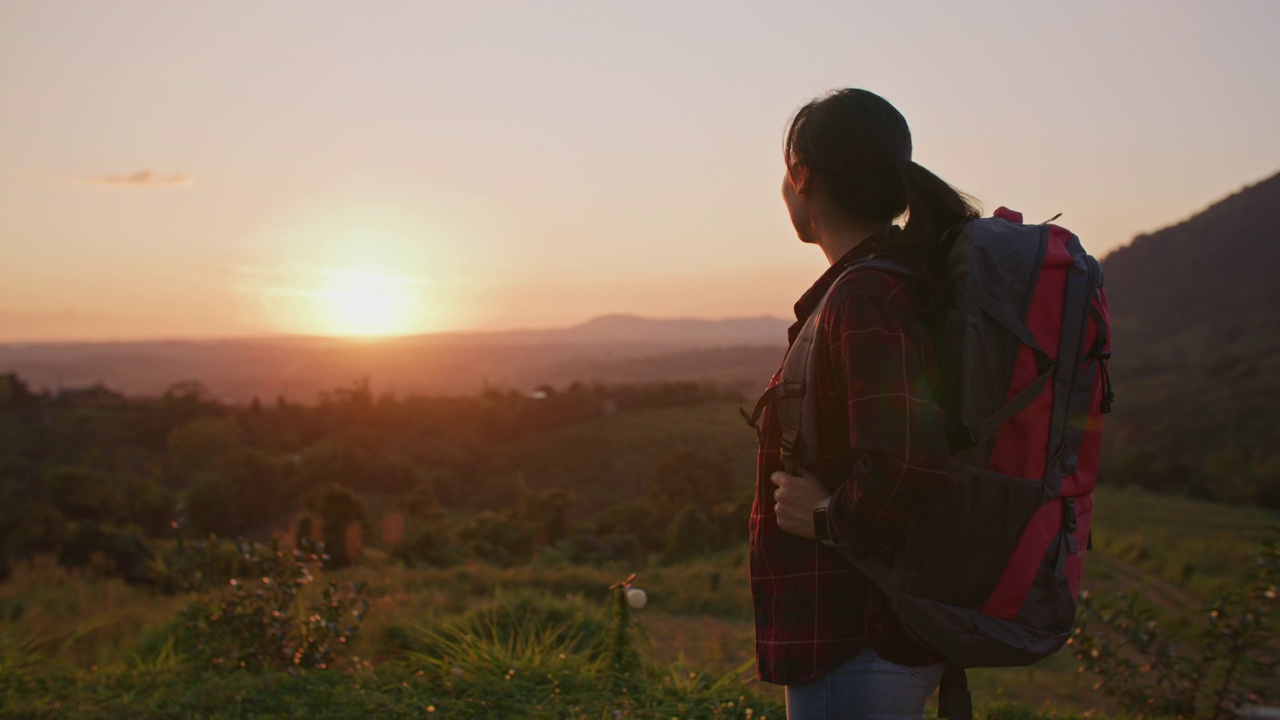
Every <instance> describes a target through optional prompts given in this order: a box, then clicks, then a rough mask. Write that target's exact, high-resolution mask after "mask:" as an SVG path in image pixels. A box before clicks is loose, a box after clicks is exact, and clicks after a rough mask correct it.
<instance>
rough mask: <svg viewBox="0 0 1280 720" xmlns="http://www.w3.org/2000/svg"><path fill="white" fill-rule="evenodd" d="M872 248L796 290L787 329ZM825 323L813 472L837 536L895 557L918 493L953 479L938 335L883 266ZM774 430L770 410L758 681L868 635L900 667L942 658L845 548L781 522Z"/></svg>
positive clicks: (815, 665)
mask: <svg viewBox="0 0 1280 720" xmlns="http://www.w3.org/2000/svg"><path fill="white" fill-rule="evenodd" d="M871 246H872V243H871V242H864V243H862V244H860V245H859V246H858V247H857V248H855V249H854V250H852V251H850V252H849V253H848V254H847V255H845V256H844V257H843V258H841V259H840V260H839V261H837V262H836V263H835V264H833V265H832V266H831V267H830V268H829V269H828V270H827V271H826V272H825V273H823V275H822V277H820V278H818V281H817V282H816V283H814V285H813V287H811V288H810V289H809V290H808V292H806V293H805V294H804V296H803V297H801V298H800V300H799V302H797V303H796V306H795V310H796V317H797V318H798V320H797V322H796V323H795V324H794V325H792V326H791V330H790V333H789V335H790V337H791V339H793V340H794V338H795V336H796V333H797V332H799V330H800V327H801V325H802V324H803V323H804V320H805V318H807V317H808V316H809V313H810V312H812V311H813V309H814V307H815V306H816V305H817V304H818V303H819V302H820V301H821V299H822V296H823V294H824V293H825V292H826V290H827V288H829V287H830V286H831V284H832V283H834V282H835V281H836V279H837V278H839V277H840V274H841V273H842V272H844V270H845V269H846V268H847V267H849V265H850V264H852V263H854V262H856V261H857V260H859V259H862V258H864V257H865V256H866V255H867V254H869V253H870V252H871V250H872V249H873V248H872V247H871ZM820 323H821V330H822V332H821V333H820V334H819V337H818V345H817V347H816V349H815V351H816V352H818V353H819V356H818V357H819V361H818V367H817V377H816V379H815V383H816V388H817V393H818V395H817V403H818V404H817V410H818V418H819V423H818V438H817V450H818V461H817V463H816V466H815V467H814V468H811V469H812V470H813V471H814V473H815V474H816V475H817V476H818V478H819V479H820V480H821V481H822V483H823V484H824V485H826V486H827V488H828V489H829V490H831V491H832V499H831V505H830V507H829V509H828V513H829V515H830V517H831V522H832V523H833V530H834V533H835V535H836V536H837V537H843V538H848V537H854V536H856V537H859V538H861V539H862V540H863V541H864V542H865V543H867V544H868V546H869V547H871V548H873V549H875V550H878V551H879V552H880V553H882V554H883V556H884V557H885V558H886V559H887V558H888V557H890V556H891V555H892V553H893V551H894V550H895V549H896V548H897V547H898V546H899V545H900V544H901V543H902V542H903V541H904V540H905V539H906V536H907V534H908V532H909V531H910V529H911V527H912V526H913V524H914V522H915V512H916V508H918V507H919V506H920V504H921V502H922V499H923V497H924V495H925V494H926V493H928V492H929V490H930V489H931V488H936V487H939V486H945V485H947V484H949V483H950V478H949V476H948V475H947V473H946V470H945V468H946V463H947V456H948V450H947V441H946V436H945V430H944V412H943V409H942V407H941V405H939V403H938V402H937V400H935V393H934V392H932V391H931V388H937V387H940V385H939V374H938V366H937V361H936V358H935V356H934V352H933V344H932V343H931V342H930V340H929V336H928V334H927V332H926V331H925V328H924V326H923V325H922V324H921V322H920V320H919V318H918V316H917V313H916V311H915V309H914V308H913V307H912V305H911V302H910V298H909V296H908V288H907V286H906V284H905V283H904V282H903V280H902V279H900V278H898V277H897V276H895V275H893V274H890V273H887V272H884V271H881V270H874V269H865V270H857V271H854V272H852V273H850V274H849V275H848V276H846V277H845V278H843V279H841V280H840V282H839V284H838V285H837V287H836V288H835V290H834V291H833V292H832V294H831V297H830V300H829V301H828V303H827V305H826V306H825V308H824V309H823V312H822V315H821V317H820ZM780 373H781V371H779V373H778V374H775V375H774V378H773V383H776V382H778V380H779V377H780ZM780 435H781V430H780V428H779V425H778V420H777V417H776V414H775V413H773V412H772V411H771V409H770V410H766V412H765V414H764V416H763V418H762V421H761V437H760V450H759V455H758V458H757V461H756V498H755V505H754V507H753V508H752V511H751V596H752V600H753V603H754V605H755V624H756V662H757V671H758V673H759V676H760V679H762V680H765V681H768V682H773V683H779V684H784V685H790V684H796V683H802V682H805V681H808V680H811V679H813V678H816V677H819V676H822V675H824V674H826V673H827V672H829V671H830V670H832V669H833V668H835V667H836V666H837V665H839V664H840V663H842V662H844V661H845V660H848V659H849V658H851V657H853V656H854V655H856V654H857V653H858V652H859V651H861V650H862V649H863V648H864V647H866V646H867V645H870V646H871V647H872V648H873V649H874V650H875V651H876V652H877V653H879V654H880V655H881V656H882V657H885V658H887V659H889V660H891V661H894V662H897V663H900V664H903V665H926V664H931V663H934V662H939V661H940V660H941V658H940V657H938V656H936V655H934V654H932V653H931V652H930V651H928V650H926V649H925V648H923V647H921V646H920V645H918V644H916V643H914V642H912V641H910V640H908V639H907V638H906V636H905V635H904V634H903V632H902V630H901V629H900V628H899V627H898V623H897V622H896V620H895V618H894V617H893V616H892V614H890V613H889V612H888V610H887V608H886V604H885V602H884V598H883V595H882V594H881V593H880V591H879V590H878V589H877V588H876V587H875V585H874V584H873V583H872V582H871V581H870V580H868V579H867V578H866V577H865V576H863V575H862V574H861V573H860V572H859V571H858V570H856V569H855V568H854V567H853V566H852V565H851V564H850V563H849V562H848V561H847V560H845V559H844V558H843V557H841V556H840V554H839V553H838V552H837V551H835V550H833V549H830V548H827V547H826V546H824V545H822V544H821V543H819V542H817V541H814V540H807V539H805V538H800V537H796V536H794V535H788V534H787V533H784V532H783V531H782V530H780V529H779V528H778V523H777V519H776V518H775V516H774V512H773V505H774V501H773V490H774V487H775V486H774V485H773V483H771V482H770V481H769V476H770V475H771V474H772V473H773V472H774V471H777V470H782V469H783V468H782V461H781V460H780V459H779V457H778V450H779V439H780Z"/></svg>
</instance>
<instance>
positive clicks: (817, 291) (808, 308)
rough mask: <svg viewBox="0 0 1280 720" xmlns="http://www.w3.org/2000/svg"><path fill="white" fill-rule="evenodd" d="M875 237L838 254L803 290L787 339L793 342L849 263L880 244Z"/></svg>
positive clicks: (868, 254)
mask: <svg viewBox="0 0 1280 720" xmlns="http://www.w3.org/2000/svg"><path fill="white" fill-rule="evenodd" d="M877 239H878V238H877V237H870V238H867V239H866V240H864V241H863V242H860V243H858V244H857V245H855V246H854V247H853V249H851V250H849V252H847V253H845V254H844V255H842V256H840V259H838V260H836V261H835V262H833V263H831V267H829V268H827V269H826V271H825V272H823V273H822V275H820V276H819V277H818V279H817V280H816V281H815V282H814V283H813V285H812V286H810V287H809V289H808V290H806V291H805V293H804V294H803V295H801V296H800V299H799V300H797V301H796V304H795V313H796V321H795V322H794V323H792V324H791V327H789V328H787V340H788V342H793V341H795V339H796V335H798V334H799V333H800V328H801V327H803V326H804V321H805V320H807V319H808V317H809V314H810V313H812V312H813V310H814V308H815V307H817V305H818V303H820V302H822V297H823V296H824V295H826V294H827V290H829V289H831V285H832V284H833V283H835V281H836V280H837V279H838V278H839V277H840V276H841V275H842V274H844V271H845V270H847V269H849V266H850V265H853V264H854V263H856V262H858V261H859V260H862V259H864V258H866V257H868V256H870V255H872V254H873V253H874V252H875V250H876V247H877V246H878V245H879V244H880V243H879V242H877Z"/></svg>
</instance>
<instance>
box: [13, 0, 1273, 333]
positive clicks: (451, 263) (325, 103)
mask: <svg viewBox="0 0 1280 720" xmlns="http://www.w3.org/2000/svg"><path fill="white" fill-rule="evenodd" d="M1277 30H1280V2H1276V1H1275V0H1256V1H1253V2H1232V1H1230V0H1225V1H1224V0H1214V1H1208V0H1205V1H1201V2H1178V1H1176V0H1162V1H1160V2H1125V1H1123V0H1111V1H1107V2H1070V3H1068V2H1036V1H1033V0H970V1H969V2H963V3H962V2H944V1H942V0H939V1H938V2H923V1H920V2H906V1H898V2H858V1H854V0H845V1H844V2H797V1H795V0H792V1H790V2H785V3H784V2H754V1H753V2H744V1H743V0H736V1H734V2H728V1H726V2H693V1H691V0H683V1H681V2H657V1H654V0H647V1H646V2H625V3H624V2H612V1H606V0H581V1H572V2H570V1H567V0H566V1H559V2H556V1H538V2H534V1H532V0H529V1H526V2H515V1H512V2H485V1H483V0H468V1H467V2H453V3H437V2H429V1H427V0H421V1H418V2H407V1H406V2H371V1H368V0H362V1H361V2H354V1H352V2H317V1H316V0H307V1H305V2H285V1H283V0H272V1H269V2H263V1H261V0H251V1H244V2H236V1H228V0H219V1H218V2H195V1H192V2H181V1H178V0H159V1H156V2H125V1H106V0H84V1H83V2H64V1H61V0H30V1H25V0H0V243H2V246H0V248H2V249H3V261H0V341H4V340H20V339H108V338H120V339H123V338H144V337H210V336H229V335H256V334H266V333H280V332H289V333H307V334H313V333H343V332H348V333H383V332H411V331H414V332H416V331H424V332H425V331H437V330H452V329H470V328H483V329H499V328H513V327H529V326H554V325H567V324H572V323H576V322H579V321H582V320H585V319H587V318H589V317H592V316H595V315H598V314H602V313H606V312H631V313H639V314H645V315H652V316H686V317H710V318H715V317H728V316H743V315H763V314H771V315H779V316H781V315H784V314H786V313H788V312H789V311H790V305H791V303H792V302H793V301H794V299H795V298H796V296H797V295H798V294H799V293H801V292H802V291H803V290H804V289H805V288H806V287H808V285H809V283H810V282H811V281H812V279H813V278H814V277H816V276H817V274H819V273H820V272H821V270H822V269H823V267H824V265H825V261H824V259H823V257H822V255H821V253H820V252H819V251H818V250H817V249H816V248H812V247H805V246H801V245H800V244H799V243H798V242H797V241H796V240H795V235H794V233H793V232H792V230H791V228H790V225H789V223H788V220H787V216H786V213H785V211H784V209H783V207H782V204H781V201H780V200H779V190H778V188H779V184H780V181H781V176H782V162H781V142H782V135H783V131H784V128H785V126H786V123H787V120H788V118H789V117H790V115H791V114H792V113H793V112H794V111H795V110H796V108H797V107H798V106H799V105H801V104H803V103H804V102H805V101H807V100H808V99H810V98H811V97H813V96H815V95H818V94H821V93H822V92H824V91H826V90H828V89H832V88H836V87H843V86H849V85H853V86H860V87H865V88H868V89H871V90H873V91H875V92H878V93H880V94H881V95H883V96H884V97H886V98H887V99H888V100H889V101H890V102H892V103H894V104H895V105H897V106H898V108H899V109H900V110H902V112H903V114H904V115H905V116H906V117H907V120H908V122H909V123H910V124H911V128H912V132H913V134H914V138H915V148H916V151H915V158H916V160H917V161H918V162H920V163H921V164H922V165H925V166H926V167H929V168H931V169H932V170H934V171H935V172H937V173H938V174H939V175H941V176H942V177H944V178H946V179H947V180H949V181H951V182H952V183H953V184H955V185H957V186H958V187H960V188H961V189H963V190H966V191H968V192H970V193H972V194H974V195H976V196H977V197H978V198H979V199H980V200H981V201H982V203H983V206H984V208H985V209H986V210H987V211H988V212H989V211H990V210H992V209H994V208H995V207H997V206H998V205H1009V206H1011V207H1014V208H1017V209H1020V210H1022V211H1023V212H1024V213H1026V214H1027V216H1028V218H1029V219H1033V220H1040V219H1045V218H1048V217H1049V216H1052V215H1054V214H1055V213H1058V212H1062V213H1064V215H1063V218H1062V220H1061V221H1060V222H1061V223H1062V224H1064V225H1066V226H1068V227H1070V228H1071V229H1073V230H1075V231H1076V232H1077V233H1078V234H1079V235H1080V236H1081V238H1082V239H1083V240H1084V242H1085V244H1086V247H1088V248H1089V249H1090V250H1091V251H1092V252H1093V253H1094V254H1096V255H1099V256H1101V255H1105V253H1106V252H1108V251H1109V250H1111V249H1113V248H1115V247H1118V246H1120V245H1123V244H1125V243H1127V242H1128V241H1129V240H1131V239H1132V238H1133V236H1134V235H1136V234H1138V233H1141V232H1149V231H1152V230H1155V229H1159V228H1160V227H1163V226H1166V225H1169V224H1172V223H1174V222H1177V221H1179V220H1181V219H1184V218H1185V217H1187V216H1188V215H1190V214H1192V213H1193V212H1196V211H1198V210H1200V209H1202V208H1203V207H1204V206H1205V205H1207V204H1209V203H1210V202H1212V201H1215V200H1217V199H1219V198H1220V197H1222V196H1224V195H1226V194H1229V193H1231V192H1233V191H1235V190H1238V189H1239V188H1241V187H1242V186H1244V185H1246V184H1249V183H1252V182H1256V181H1258V180H1261V179H1263V178H1265V177H1267V176H1269V175H1271V174H1273V173H1275V172H1276V171H1278V170H1280V131H1277V128H1280V80H1277V78H1278V77H1280V51H1277V48H1276V32H1277Z"/></svg>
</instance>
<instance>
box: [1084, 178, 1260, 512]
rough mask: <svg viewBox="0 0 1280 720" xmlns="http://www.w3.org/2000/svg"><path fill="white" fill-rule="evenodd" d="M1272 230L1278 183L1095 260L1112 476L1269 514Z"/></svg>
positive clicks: (1241, 195)
mask: <svg viewBox="0 0 1280 720" xmlns="http://www.w3.org/2000/svg"><path fill="white" fill-rule="evenodd" d="M1277 223H1280V175H1276V176H1273V177H1271V178H1269V179H1267V180H1264V181H1262V182H1260V183H1257V184H1256V185H1253V186H1251V187H1248V188H1245V189H1244V190H1242V191H1241V192H1239V193H1237V194H1235V195H1233V196H1231V197H1229V198H1226V199H1225V200H1223V201H1221V202H1219V203H1217V204H1215V205H1214V206H1212V207H1210V208H1208V209H1206V210H1205V211H1204V212H1202V213H1200V214H1198V215H1196V216H1194V217H1192V218H1190V219H1188V220H1187V221H1185V222H1182V223H1178V224H1177V225H1174V226H1172V227H1168V228H1165V229H1163V230H1160V231H1159V232H1156V233H1153V234H1151V235H1144V236H1140V237H1138V238H1137V239H1135V240H1134V242H1133V243H1132V244H1130V245H1129V246H1127V247H1124V248H1121V249H1119V250H1117V251H1115V252H1113V253H1112V254H1111V255H1109V256H1107V258H1106V259H1105V260H1104V262H1103V272H1104V274H1105V276H1106V292H1107V294H1108V299H1109V302H1110V306H1111V313H1112V316H1111V317H1112V328H1113V331H1114V336H1115V337H1114V341H1113V351H1114V359H1113V361H1112V363H1111V370H1112V378H1113V380H1114V381H1115V386H1116V396H1117V399H1116V403H1115V412H1114V414H1112V415H1111V416H1109V417H1108V418H1107V432H1106V434H1105V436H1104V438H1105V439H1104V443H1105V453H1106V460H1107V462H1106V464H1105V467H1106V468H1107V474H1108V476H1109V477H1110V478H1111V480H1112V481H1113V482H1117V483H1124V484H1134V485H1139V486H1142V487H1146V488H1148V489H1151V490H1154V491H1156V492H1166V493H1180V494H1189V495H1193V496H1196V497H1202V498H1209V499H1218V500H1224V501H1229V502H1235V503H1248V504H1256V505H1261V506H1263V507H1268V508H1271V509H1273V510H1276V509H1280V453H1277V452H1276V447H1277V440H1280V414H1278V413H1276V411H1275V402H1276V398H1277V397H1280V286H1277V284H1276V283H1275V280H1274V278H1273V277H1272V276H1273V274H1274V269H1275V268H1276V267H1277V266H1278V265H1280V246H1277V245H1276V244H1275V243H1274V242H1273V241H1272V240H1271V238H1272V237H1273V236H1274V232H1273V231H1272V230H1270V228H1274V227H1276V224H1277ZM1086 240H1087V238H1086Z"/></svg>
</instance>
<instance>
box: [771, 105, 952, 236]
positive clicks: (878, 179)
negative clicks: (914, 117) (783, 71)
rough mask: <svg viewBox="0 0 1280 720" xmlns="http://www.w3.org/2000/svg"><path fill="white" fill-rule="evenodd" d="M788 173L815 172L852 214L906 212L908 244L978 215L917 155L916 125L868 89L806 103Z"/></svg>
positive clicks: (875, 220) (795, 125)
mask: <svg viewBox="0 0 1280 720" xmlns="http://www.w3.org/2000/svg"><path fill="white" fill-rule="evenodd" d="M785 158H786V162H787V167H788V171H789V172H793V173H794V172H797V171H800V170H801V169H802V170H803V171H806V172H808V173H810V174H811V175H812V176H813V178H814V180H815V181H816V184H817V185H818V186H820V187H821V189H822V190H821V191H822V195H823V196H824V197H825V198H826V200H827V202H829V203H830V204H831V205H832V206H833V207H834V209H836V210H837V211H839V212H841V213H843V214H844V215H846V216H847V217H848V218H850V219H852V220H856V221H858V222H861V223H867V224H872V225H887V224H889V223H891V222H893V221H894V220H895V219H896V218H898V217H900V216H901V215H903V214H904V213H906V214H907V224H906V226H905V227H904V228H903V233H902V234H901V235H902V237H901V238H900V242H901V243H902V247H901V248H900V249H902V250H912V251H918V250H923V249H925V248H926V247H929V246H932V245H933V243H934V241H936V240H937V239H938V237H939V236H940V235H941V234H942V233H943V232H944V231H945V230H947V229H948V228H950V227H952V226H953V225H955V224H957V223H959V222H962V221H964V220H966V219H969V218H973V217H976V216H977V211H976V210H975V209H974V207H973V204H972V203H971V202H970V201H969V199H968V198H966V197H965V196H964V195H962V194H960V193H958V192H957V191H956V190H955V189H954V188H952V187H951V186H950V185H948V184H947V183H945V182H943V181H942V180H941V179H939V178H938V177H937V176H936V175H934V174H933V173H931V172H929V171H928V170H926V169H924V168H923V167H920V166H919V165H917V164H916V163H915V162H913V161H912V159H911V130H910V129H909V128H908V127H907V121H906V119H905V118H903V117H902V113H900V112H898V110H897V108H895V107H894V106H893V105H890V104H889V102H888V101H887V100H885V99H884V98H882V97H880V96H879V95H876V94H875V93H873V92H869V91H867V90H860V89H856V88H849V89H845V90H837V91H835V92H832V93H830V94H828V95H826V96H825V97H822V98H818V99H816V100H813V101H812V102H810V103H808V104H807V105H805V106H804V107H802V108H800V110H799V111H798V112H797V113H796V115H795V117H794V118H793V119H792V120H791V125H790V127H789V128H788V129H787V136H786V144H785Z"/></svg>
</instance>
